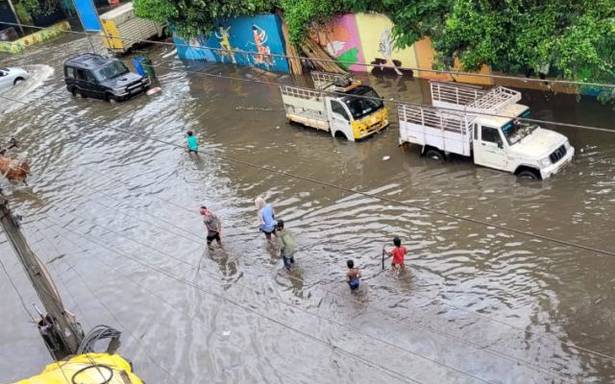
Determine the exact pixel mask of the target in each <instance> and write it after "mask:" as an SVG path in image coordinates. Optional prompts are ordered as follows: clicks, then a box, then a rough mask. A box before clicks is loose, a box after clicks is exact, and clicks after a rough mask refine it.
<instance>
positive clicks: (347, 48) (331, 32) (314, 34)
mask: <svg viewBox="0 0 615 384" xmlns="http://www.w3.org/2000/svg"><path fill="white" fill-rule="evenodd" d="M310 35H311V36H310V37H311V38H312V40H314V41H316V42H317V43H318V44H319V45H320V46H321V47H323V48H324V49H325V50H326V51H327V52H328V53H329V55H330V56H331V57H333V58H335V59H337V62H338V64H339V65H340V66H341V67H342V68H344V69H346V70H351V71H354V72H362V71H366V70H367V68H366V67H365V66H362V65H359V63H365V58H364V55H363V47H362V45H361V40H360V39H359V32H358V31H357V23H356V19H355V16H354V15H353V14H346V15H342V16H338V17H336V18H334V19H333V20H331V21H330V22H329V23H327V24H326V25H324V26H322V27H320V28H318V29H314V30H312V31H311V34H310Z"/></svg>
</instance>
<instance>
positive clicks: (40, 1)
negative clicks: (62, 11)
mask: <svg viewBox="0 0 615 384" xmlns="http://www.w3.org/2000/svg"><path fill="white" fill-rule="evenodd" d="M18 8H22V9H23V11H18V10H17V9H18ZM57 8H58V0H21V1H20V2H19V4H17V5H16V9H15V10H16V11H17V12H18V13H19V12H24V16H26V15H29V16H28V19H29V20H32V16H33V15H50V14H51V13H53V12H54V11H55V10H56V9H57ZM22 21H23V20H22Z"/></svg>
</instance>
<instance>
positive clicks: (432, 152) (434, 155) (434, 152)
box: [425, 148, 444, 161]
mask: <svg viewBox="0 0 615 384" xmlns="http://www.w3.org/2000/svg"><path fill="white" fill-rule="evenodd" d="M425 157H428V158H430V159H433V160H438V161H442V160H444V153H442V151H440V150H439V149H436V148H429V149H428V150H426V151H425Z"/></svg>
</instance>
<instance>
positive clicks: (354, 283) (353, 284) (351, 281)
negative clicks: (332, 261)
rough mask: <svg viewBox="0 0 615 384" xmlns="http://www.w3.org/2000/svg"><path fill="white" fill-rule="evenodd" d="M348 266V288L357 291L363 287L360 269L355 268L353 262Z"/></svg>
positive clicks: (350, 261)
mask: <svg viewBox="0 0 615 384" xmlns="http://www.w3.org/2000/svg"><path fill="white" fill-rule="evenodd" d="M346 266H347V267H348V272H346V279H347V282H348V286H349V287H350V290H351V291H355V290H357V289H358V288H359V285H361V271H359V268H355V266H354V261H353V260H348V261H347V262H346Z"/></svg>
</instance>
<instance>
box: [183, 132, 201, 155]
mask: <svg viewBox="0 0 615 384" xmlns="http://www.w3.org/2000/svg"><path fill="white" fill-rule="evenodd" d="M186 146H187V147H188V153H196V154H197V155H198V153H199V139H198V138H197V137H196V135H195V134H194V132H192V131H188V132H186Z"/></svg>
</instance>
